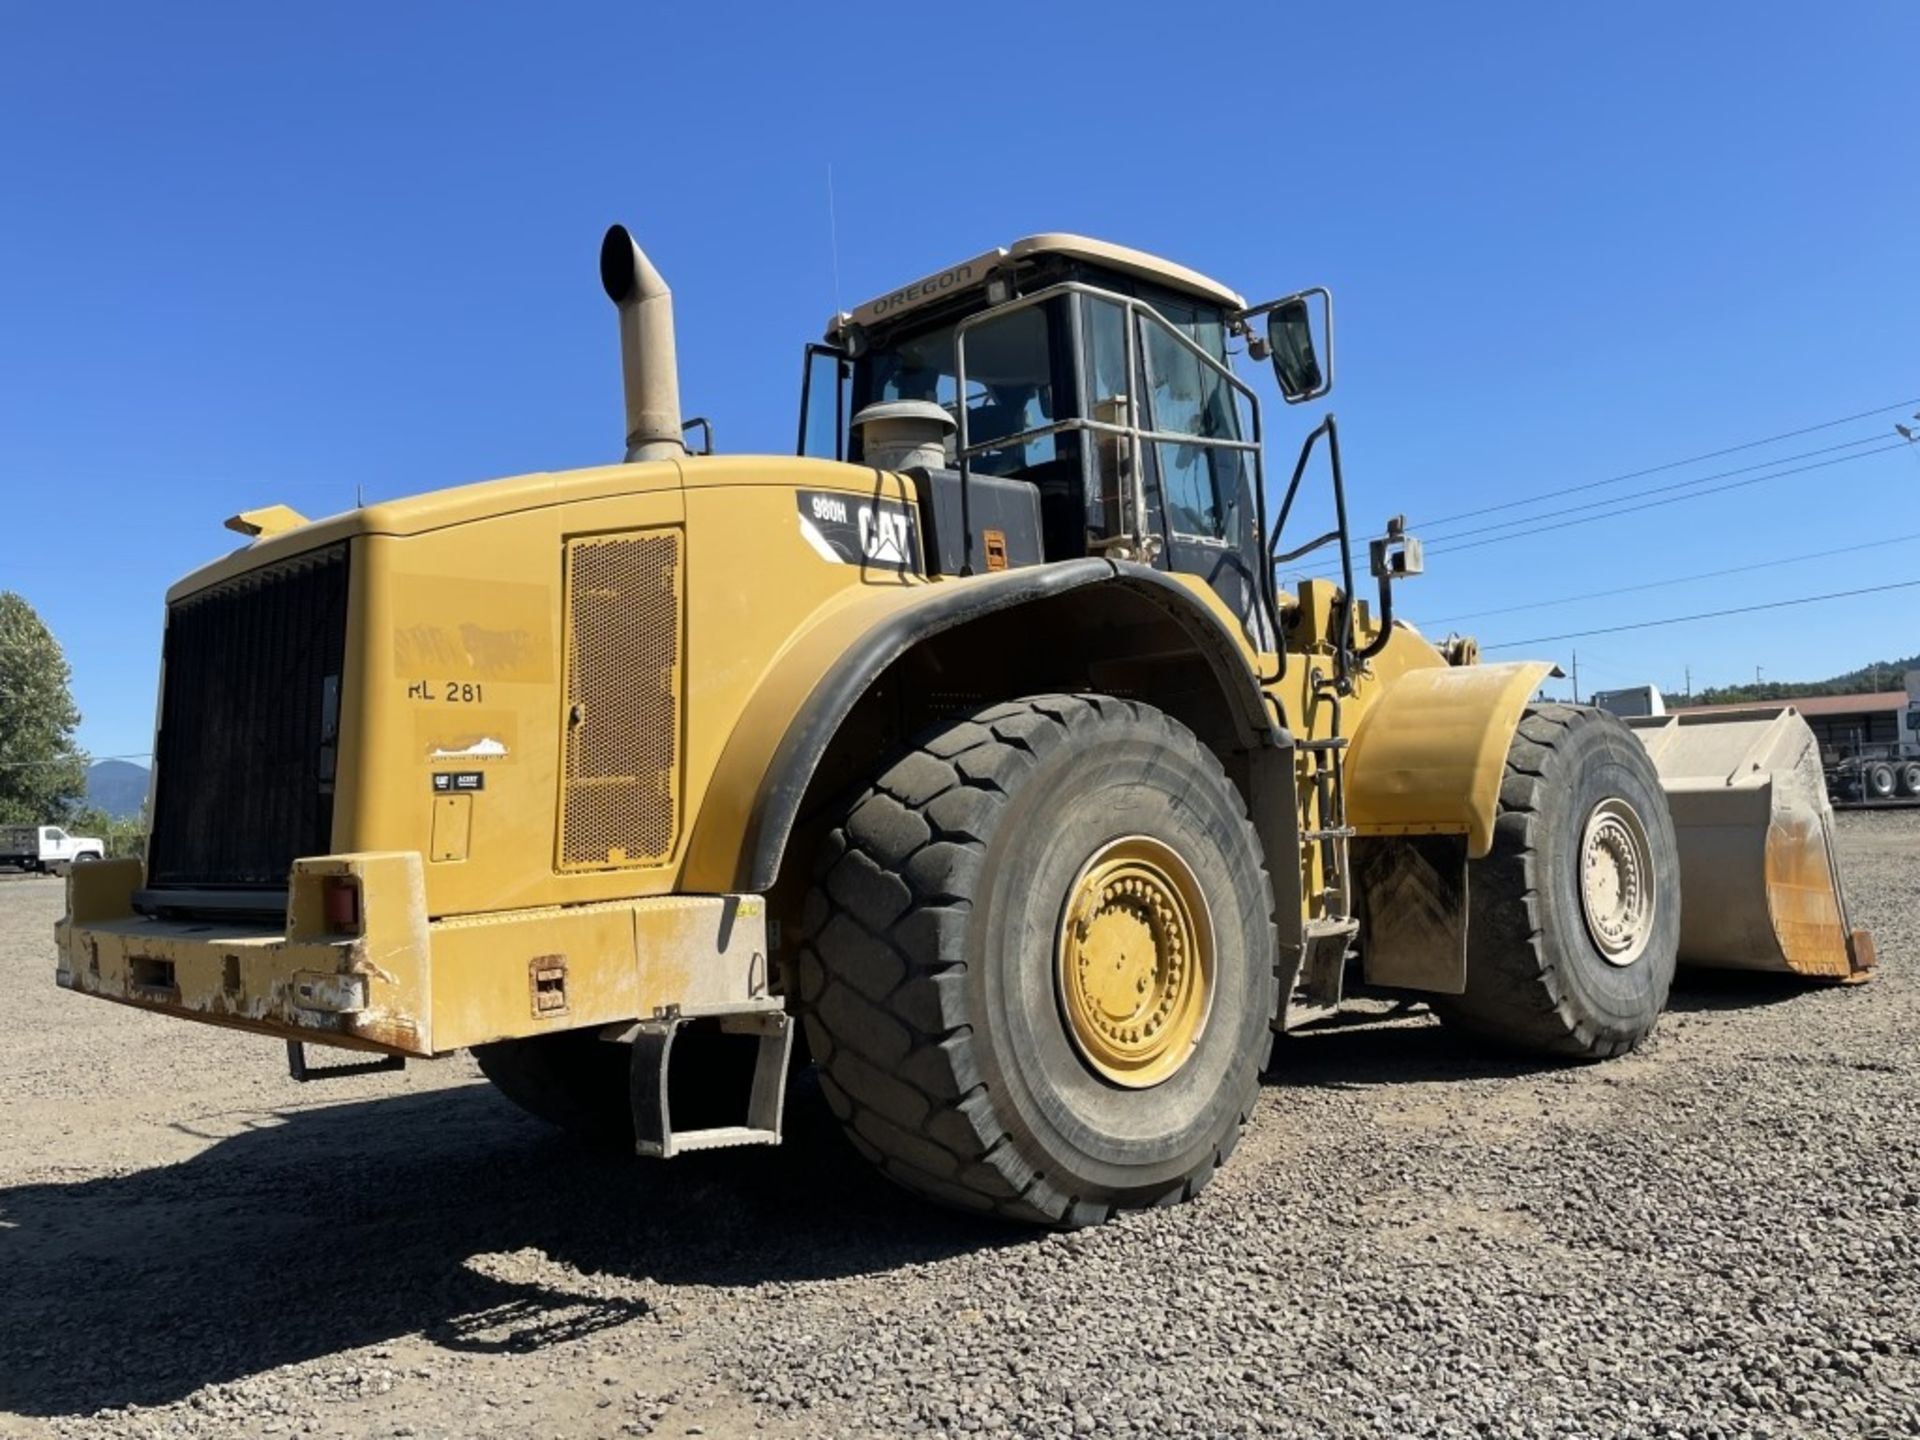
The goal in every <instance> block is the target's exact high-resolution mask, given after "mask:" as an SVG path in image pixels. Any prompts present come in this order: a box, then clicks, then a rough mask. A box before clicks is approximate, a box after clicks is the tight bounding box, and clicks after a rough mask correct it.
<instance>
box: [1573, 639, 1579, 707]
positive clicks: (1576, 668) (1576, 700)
mask: <svg viewBox="0 0 1920 1440" xmlns="http://www.w3.org/2000/svg"><path fill="white" fill-rule="evenodd" d="M1573 703H1574V704H1576V705H1578V704H1579V703H1580V652H1579V651H1578V650H1576V651H1574V652H1573Z"/></svg>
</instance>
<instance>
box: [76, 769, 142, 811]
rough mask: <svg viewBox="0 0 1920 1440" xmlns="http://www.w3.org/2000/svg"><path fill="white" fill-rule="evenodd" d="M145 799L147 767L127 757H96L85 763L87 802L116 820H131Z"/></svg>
mask: <svg viewBox="0 0 1920 1440" xmlns="http://www.w3.org/2000/svg"><path fill="white" fill-rule="evenodd" d="M146 803H147V767H146V766H144V765H135V764H134V763H133V762H132V761H129V760H99V761H95V762H94V763H93V764H92V765H89V766H88V767H87V804H89V805H91V806H93V807H94V808H95V809H98V810H104V811H106V812H107V814H109V815H111V816H113V818H114V819H116V820H132V819H134V818H136V817H137V816H138V815H139V814H140V807H141V806H142V805H144V804H146Z"/></svg>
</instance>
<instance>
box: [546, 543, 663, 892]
mask: <svg viewBox="0 0 1920 1440" xmlns="http://www.w3.org/2000/svg"><path fill="white" fill-rule="evenodd" d="M565 718H566V727H567V730H566V765H565V769H564V773H563V776H562V782H561V783H562V787H563V788H562V793H561V799H560V810H561V817H560V868H561V869H562V870H605V869H614V868H618V867H621V866H643V865H658V864H660V863H661V862H662V861H664V860H666V859H667V858H668V856H670V855H671V854H672V852H673V845H674V840H675V838H676V836H677V834H678V831H679V823H680V816H679V808H680V780H679V776H680V532H679V531H678V530H645V531H630V532H628V533H627V534H624V535H611V536H605V537H597V538H594V539H590V540H573V541H569V542H568V544H567V713H566V717H565Z"/></svg>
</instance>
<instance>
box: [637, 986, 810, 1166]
mask: <svg viewBox="0 0 1920 1440" xmlns="http://www.w3.org/2000/svg"><path fill="white" fill-rule="evenodd" d="M690 1018H692V1017H689V1016H681V1015H665V1016H661V1017H659V1018H658V1019H654V1020H643V1021H641V1022H640V1023H639V1024H638V1025H635V1026H633V1027H632V1028H631V1030H630V1031H628V1032H627V1034H624V1035H622V1037H621V1038H622V1039H627V1038H631V1041H632V1044H633V1070H632V1097H633V1149H634V1153H635V1154H636V1155H648V1156H653V1157H656V1158H658V1159H662V1160H664V1159H667V1158H668V1157H670V1156H673V1155H678V1154H681V1153H682V1152H684V1151H687V1150H718V1149H721V1148H723V1147H725V1146H729V1145H778V1144H779V1143H780V1125H781V1120H782V1117H783V1112H784V1110H785V1107H786V1095H787V1061H788V1059H789V1057H790V1056H791V1055H792V1052H793V1018H792V1017H791V1016H790V1015H788V1014H787V1012H786V1011H785V1010H760V1011H752V1012H748V1013H744V1014H735V1015H722V1016H720V1017H719V1019H718V1024H719V1027H720V1030H721V1032H722V1033H723V1034H728V1035H757V1036H758V1037H759V1039H760V1044H759V1046H758V1047H757V1052H756V1054H755V1057H754V1063H753V1087H752V1090H751V1091H750V1092H749V1094H748V1097H747V1113H746V1117H745V1123H744V1124H740V1125H716V1126H712V1127H709V1128H707V1129H703V1130H675V1129H674V1128H673V1116H672V1114H671V1109H672V1107H671V1106H670V1105H669V1103H668V1091H667V1073H668V1067H669V1066H670V1065H671V1064H672V1061H673V1041H674V1037H675V1035H677V1034H678V1033H679V1030H680V1027H681V1026H682V1025H684V1024H686V1023H687V1020H688V1019H690Z"/></svg>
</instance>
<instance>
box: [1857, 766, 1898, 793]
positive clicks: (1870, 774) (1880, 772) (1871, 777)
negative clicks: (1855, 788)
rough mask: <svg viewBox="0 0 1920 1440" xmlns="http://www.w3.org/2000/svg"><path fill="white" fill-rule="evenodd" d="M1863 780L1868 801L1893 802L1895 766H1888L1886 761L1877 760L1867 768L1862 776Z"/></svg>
mask: <svg viewBox="0 0 1920 1440" xmlns="http://www.w3.org/2000/svg"><path fill="white" fill-rule="evenodd" d="M1862 779H1863V781H1864V783H1865V786H1866V792H1867V798H1868V799H1870V800H1891V799H1892V798H1893V791H1894V781H1893V766H1891V765H1889V764H1887V763H1886V761H1884V760H1876V761H1874V762H1873V764H1871V765H1869V766H1867V768H1866V770H1865V771H1864V772H1863V774H1862Z"/></svg>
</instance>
